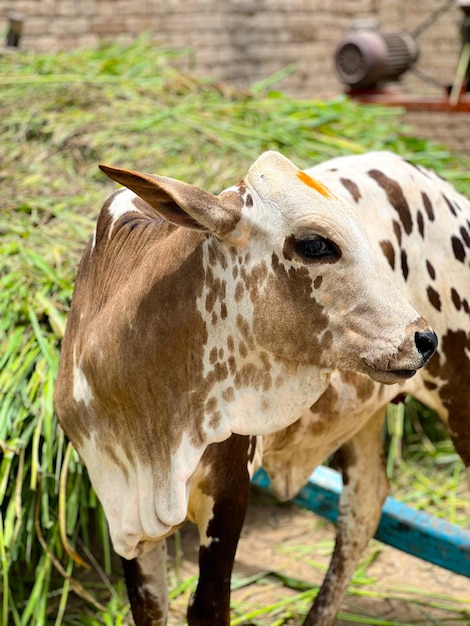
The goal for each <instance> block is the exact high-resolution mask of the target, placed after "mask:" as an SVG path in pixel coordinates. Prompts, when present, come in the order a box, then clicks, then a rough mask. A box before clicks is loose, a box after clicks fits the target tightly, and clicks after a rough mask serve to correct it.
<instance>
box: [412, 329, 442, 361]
mask: <svg viewBox="0 0 470 626" xmlns="http://www.w3.org/2000/svg"><path fill="white" fill-rule="evenodd" d="M415 344H416V347H417V348H418V352H419V353H420V354H421V356H422V357H423V358H424V359H425V360H426V361H429V359H430V358H431V357H432V355H433V354H434V352H436V348H437V335H436V333H435V332H433V331H432V330H426V331H425V332H422V333H415Z"/></svg>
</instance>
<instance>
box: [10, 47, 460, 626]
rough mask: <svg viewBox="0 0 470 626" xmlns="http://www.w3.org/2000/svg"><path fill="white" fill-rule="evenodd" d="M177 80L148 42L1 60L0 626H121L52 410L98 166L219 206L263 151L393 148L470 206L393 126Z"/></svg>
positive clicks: (93, 521)
mask: <svg viewBox="0 0 470 626" xmlns="http://www.w3.org/2000/svg"><path fill="white" fill-rule="evenodd" d="M178 66H180V67H181V57H180V56H178V55H176V54H174V53H172V52H170V51H168V50H164V49H161V48H157V47H155V46H154V45H152V43H151V42H150V41H149V40H148V39H146V38H142V39H140V40H138V41H136V42H135V43H134V44H132V45H130V46H127V47H123V46H119V45H107V46H104V47H101V48H99V49H97V50H88V51H83V50H79V51H74V52H70V53H59V54H50V55H39V54H37V55H36V54H25V53H19V54H4V55H1V54H0V84H1V85H2V88H1V90H0V110H1V116H0V181H1V188H2V195H1V200H0V258H1V265H0V347H1V349H0V397H1V404H0V452H1V456H0V516H1V517H0V624H12V625H14V626H27V625H28V624H34V625H36V626H40V625H41V624H56V625H59V624H61V623H67V624H78V623H80V624H97V623H109V624H119V623H122V620H123V619H124V618H123V616H124V615H125V614H126V611H127V608H126V607H125V605H123V603H122V601H121V600H120V599H119V595H120V594H119V593H117V591H116V588H115V587H114V586H113V585H112V584H111V583H110V582H109V579H108V577H109V576H110V574H111V571H112V563H111V560H112V559H111V549H110V545H109V540H108V536H107V530H106V523H105V520H104V517H103V514H102V512H101V509H100V507H99V505H98V503H97V502H96V498H95V496H94V494H93V491H92V490H91V489H90V486H89V482H88V479H87V475H86V472H85V471H84V470H83V468H82V466H81V465H80V462H79V460H78V457H77V456H76V454H75V453H74V452H73V450H71V448H70V447H68V445H67V441H66V440H65V438H64V436H63V434H62V432H61V431H60V429H59V428H58V427H57V422H56V418H55V415H54V411H53V406H52V392H53V384H54V378H55V374H56V371H57V364H58V354H59V348H60V340H61V337H62V335H63V332H64V326H65V321H66V316H67V310H68V306H69V302H70V297H71V293H72V285H73V280H74V273H75V267H76V264H77V261H78V258H79V253H80V251H81V249H82V248H83V246H84V244H85V241H86V239H87V237H88V236H89V235H90V233H91V231H92V228H93V220H94V218H95V217H96V215H97V213H98V211H99V208H100V205H101V203H102V201H103V200H104V198H105V197H106V196H107V195H108V193H109V192H111V190H113V189H114V187H115V186H114V185H113V184H112V183H110V182H109V181H107V180H105V177H104V176H103V175H102V174H101V173H100V172H99V170H98V168H97V164H98V163H99V162H106V163H110V164H114V165H122V166H124V167H131V168H138V169H140V170H141V171H148V172H156V173H159V174H163V175H170V176H173V177H176V178H181V179H183V180H186V181H188V182H191V183H194V184H197V185H200V186H203V187H205V188H206V189H208V190H210V191H214V192H217V191H220V190H221V189H223V188H224V187H226V186H228V185H231V184H233V183H234V182H236V181H238V180H239V179H240V177H241V176H242V175H243V174H244V173H245V172H246V169H247V167H248V166H249V164H250V163H251V162H252V161H253V160H254V159H255V158H256V157H257V156H258V155H259V154H260V153H261V152H262V151H263V150H265V149H268V148H270V149H277V150H280V151H282V152H283V153H284V154H285V155H286V156H288V157H290V158H292V159H293V160H294V161H295V162H296V164H298V165H299V166H301V167H302V166H307V165H311V164H313V163H315V162H317V161H319V160H321V159H326V158H329V157H333V156H337V155H339V154H346V153H352V152H355V153H359V152H363V151H365V150H371V149H392V150H395V151H396V152H398V153H400V154H402V155H404V156H406V157H407V158H410V159H411V160H414V161H416V162H419V163H422V164H424V165H429V166H432V167H434V168H435V169H437V170H438V171H439V172H440V173H441V174H442V175H444V176H446V177H447V178H449V179H450V180H452V181H453V182H454V184H456V185H457V187H458V188H459V189H460V190H461V191H462V192H464V193H465V192H467V193H470V178H469V175H468V172H469V171H470V167H469V162H468V161H465V160H464V159H462V158H458V157H457V156H455V155H452V154H451V153H450V152H449V151H448V150H446V149H445V148H443V147H442V146H438V145H435V144H431V143H430V142H428V141H424V140H418V139H414V138H412V137H408V136H406V135H404V134H403V133H402V130H403V129H402V124H401V119H400V116H399V112H398V111H395V110H391V109H386V108H381V107H373V106H369V107H367V106H358V105H356V104H354V103H351V102H349V101H348V100H347V99H345V98H343V97H338V98H337V99H335V100H331V101H328V102H324V101H307V100H295V99H292V98H287V97H285V96H283V95H282V94H280V93H278V92H276V91H273V90H272V85H271V90H268V88H266V85H264V86H263V87H262V86H258V87H254V88H253V89H251V90H246V91H243V90H235V89H232V88H230V87H227V86H225V85H220V84H217V83H216V82H214V81H211V80H196V79H195V78H194V77H192V76H191V75H189V74H187V73H184V72H182V71H180V70H179V69H178ZM268 82H269V81H268ZM97 546H100V548H99V551H98V552H99V558H98V561H99V562H100V563H101V565H98V564H96V567H95V569H96V571H97V572H98V573H99V575H100V576H99V578H98V579H96V578H95V579H93V582H88V581H86V580H85V581H83V580H82V582H79V581H78V580H77V577H78V576H80V571H81V568H79V567H78V566H77V565H76V563H75V560H74V558H73V557H74V552H73V551H74V550H77V551H79V552H80V553H81V554H82V555H83V554H84V555H85V558H86V559H88V560H90V559H93V554H94V553H96V547H97ZM82 578H83V577H82ZM72 592H73V593H72ZM77 596H78V597H79V598H81V605H79V604H77V602H76V598H77ZM84 606H85V607H88V608H83V607H84ZM77 607H79V608H77ZM96 610H98V613H99V614H100V615H101V617H100V618H99V619H98V618H96V619H95V618H94V617H93V614H94V612H95V611H96Z"/></svg>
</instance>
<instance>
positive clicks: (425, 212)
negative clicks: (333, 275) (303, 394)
mask: <svg viewBox="0 0 470 626" xmlns="http://www.w3.org/2000/svg"><path fill="white" fill-rule="evenodd" d="M307 171H308V173H309V174H310V175H312V176H314V177H315V178H317V179H318V180H320V181H322V182H323V184H325V185H327V186H328V187H329V188H330V189H331V190H332V191H333V192H334V193H335V194H337V195H338V196H339V197H343V198H344V199H345V200H349V201H352V202H353V203H354V205H355V206H356V207H357V209H358V210H359V213H360V215H361V218H362V221H363V223H364V224H365V226H366V229H367V232H368V235H369V238H370V239H371V241H372V243H373V246H374V248H375V251H376V253H377V255H378V256H379V257H380V256H381V257H382V260H383V264H384V268H385V269H387V270H388V272H389V274H390V276H391V277H392V278H393V280H394V282H395V284H396V285H397V286H398V287H399V289H400V292H401V293H403V294H404V295H405V296H406V297H407V298H408V300H409V301H410V302H411V303H412V304H413V306H415V307H416V308H417V309H419V311H420V312H422V313H423V315H424V316H425V317H426V319H427V320H428V321H429V322H430V323H431V324H432V326H433V328H434V329H435V330H436V332H437V334H438V336H439V342H440V348H439V350H438V353H437V355H436V356H435V357H434V358H433V359H432V360H431V362H430V363H429V365H428V366H427V367H426V368H424V369H422V370H420V372H419V373H418V374H417V375H416V376H415V377H413V378H412V379H411V380H409V381H406V382H405V383H401V384H400V385H398V386H397V385H393V386H389V387H385V386H383V385H380V384H377V383H374V382H373V381H372V380H370V379H369V378H366V377H364V376H361V375H360V374H355V373H352V372H345V371H341V372H335V373H334V374H332V376H331V381H330V386H329V387H328V390H327V391H326V392H325V394H324V395H323V396H322V397H321V398H320V400H319V401H318V402H317V403H316V404H315V405H314V406H312V407H311V409H310V411H308V412H307V413H305V414H304V416H303V417H302V418H301V419H300V420H299V421H298V422H296V423H295V424H293V425H292V426H290V427H288V428H287V429H285V430H284V431H281V432H279V433H276V434H274V435H271V436H268V437H266V438H264V440H263V442H262V446H263V455H262V462H263V465H264V466H265V467H266V469H267V470H268V472H269V473H270V475H271V477H272V480H273V483H274V487H275V490H276V492H277V494H278V496H279V497H280V498H281V499H289V498H291V497H293V496H294V495H295V494H296V493H297V492H298V490H299V489H300V488H301V487H302V486H303V485H304V484H305V482H306V480H307V479H308V477H309V475H310V473H311V472H312V471H313V469H314V468H315V467H316V466H317V465H318V464H319V463H321V462H322V461H324V460H325V459H326V458H327V457H328V456H329V455H331V454H332V453H334V452H335V451H336V450H338V449H339V453H338V456H337V459H338V461H339V464H340V466H341V469H342V472H343V481H344V488H343V493H342V495H341V500H340V516H339V520H338V530H337V542H336V547H335V550H334V554H333V557H332V561H331V564H330V567H329V570H328V573H327V576H326V578H325V580H324V583H323V586H322V588H321V590H320V593H319V595H318V597H317V599H316V601H315V604H314V606H313V608H312V609H311V611H310V613H309V615H308V617H307V620H306V622H305V624H306V625H308V626H313V625H321V626H329V625H331V624H333V623H334V621H335V615H336V613H337V610H338V608H339V604H340V602H341V599H342V597H343V594H344V592H345V590H346V588H347V585H348V583H349V580H350V577H351V575H352V573H353V571H354V569H355V566H356V565H357V562H358V559H359V557H360V554H361V552H362V551H363V549H364V548H365V546H366V544H367V542H368V541H369V539H370V538H371V537H372V536H373V534H374V533H375V530H376V528H377V525H378V523H379V520H380V514H381V508H382V504H383V501H384V499H385V497H386V495H387V492H388V481H387V478H386V474H385V468H384V463H383V447H382V427H383V419H384V413H385V408H386V405H387V403H388V402H389V401H390V400H392V399H394V398H395V396H397V395H398V394H399V393H407V394H412V395H413V396H415V397H416V398H418V399H419V400H420V401H421V402H423V403H424V404H426V405H428V406H429V407H431V408H432V409H434V410H435V411H437V413H438V414H439V416H440V417H441V419H442V420H443V422H444V423H445V424H446V425H447V428H448V431H449V434H450V436H451V438H452V440H453V442H454V445H455V449H456V450H457V452H458V453H459V454H460V456H461V458H462V460H463V461H464V463H465V465H466V467H467V468H470V271H469V267H470V201H469V200H468V199H467V198H465V197H463V196H462V195H460V194H458V193H457V192H456V191H455V189H454V188H453V187H452V186H451V185H450V184H449V183H447V182H446V181H444V180H442V179H441V178H440V177H438V176H437V175H436V174H435V173H434V172H431V171H428V170H426V169H424V168H421V167H416V166H413V165H411V164H410V163H408V162H406V161H405V160H403V159H401V158H400V157H398V156H396V155H394V154H391V153H387V152H381V153H369V154H364V155H361V156H349V157H341V158H337V159H334V160H331V161H327V162H325V163H322V164H320V165H318V166H316V167H314V168H312V169H310V170H307ZM259 445H260V444H259ZM341 446H342V447H341ZM467 472H468V469H467Z"/></svg>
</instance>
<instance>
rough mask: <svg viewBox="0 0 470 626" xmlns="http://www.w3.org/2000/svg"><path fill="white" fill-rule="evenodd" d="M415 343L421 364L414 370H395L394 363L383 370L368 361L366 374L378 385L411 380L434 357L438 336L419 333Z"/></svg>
mask: <svg viewBox="0 0 470 626" xmlns="http://www.w3.org/2000/svg"><path fill="white" fill-rule="evenodd" d="M414 343H415V346H416V349H417V351H418V354H419V356H420V357H421V358H420V362H419V363H416V365H415V364H413V365H415V367H414V368H409V369H408V368H398V367H397V368H395V367H393V365H392V362H389V363H388V364H387V367H384V368H381V367H380V366H378V365H377V364H372V363H370V362H368V361H366V360H365V361H364V362H365V364H366V373H367V374H368V376H370V377H371V378H372V380H375V381H376V382H378V383H385V384H387V385H391V384H393V383H398V382H400V381H402V380H406V379H407V378H411V377H412V376H414V375H415V374H416V371H417V369H418V368H420V367H423V366H424V365H426V363H427V362H428V361H429V359H430V358H431V357H432V356H433V354H434V353H435V352H436V349H437V335H436V333H435V332H434V331H432V330H425V331H417V332H415V334H414Z"/></svg>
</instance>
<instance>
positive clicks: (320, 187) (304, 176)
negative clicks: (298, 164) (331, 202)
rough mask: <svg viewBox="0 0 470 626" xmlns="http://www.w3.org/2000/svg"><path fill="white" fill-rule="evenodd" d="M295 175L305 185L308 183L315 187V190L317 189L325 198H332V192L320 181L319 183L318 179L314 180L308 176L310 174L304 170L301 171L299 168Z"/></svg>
mask: <svg viewBox="0 0 470 626" xmlns="http://www.w3.org/2000/svg"><path fill="white" fill-rule="evenodd" d="M297 177H298V178H299V179H300V180H301V181H302V182H303V183H304V184H305V185H308V186H309V187H311V188H312V189H315V191H318V193H321V195H322V196H324V197H325V198H333V194H332V193H331V191H330V190H329V189H328V188H327V187H325V185H322V183H320V182H319V181H318V180H314V179H313V178H310V176H309V175H308V174H306V173H305V172H302V170H299V171H298V172H297Z"/></svg>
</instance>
